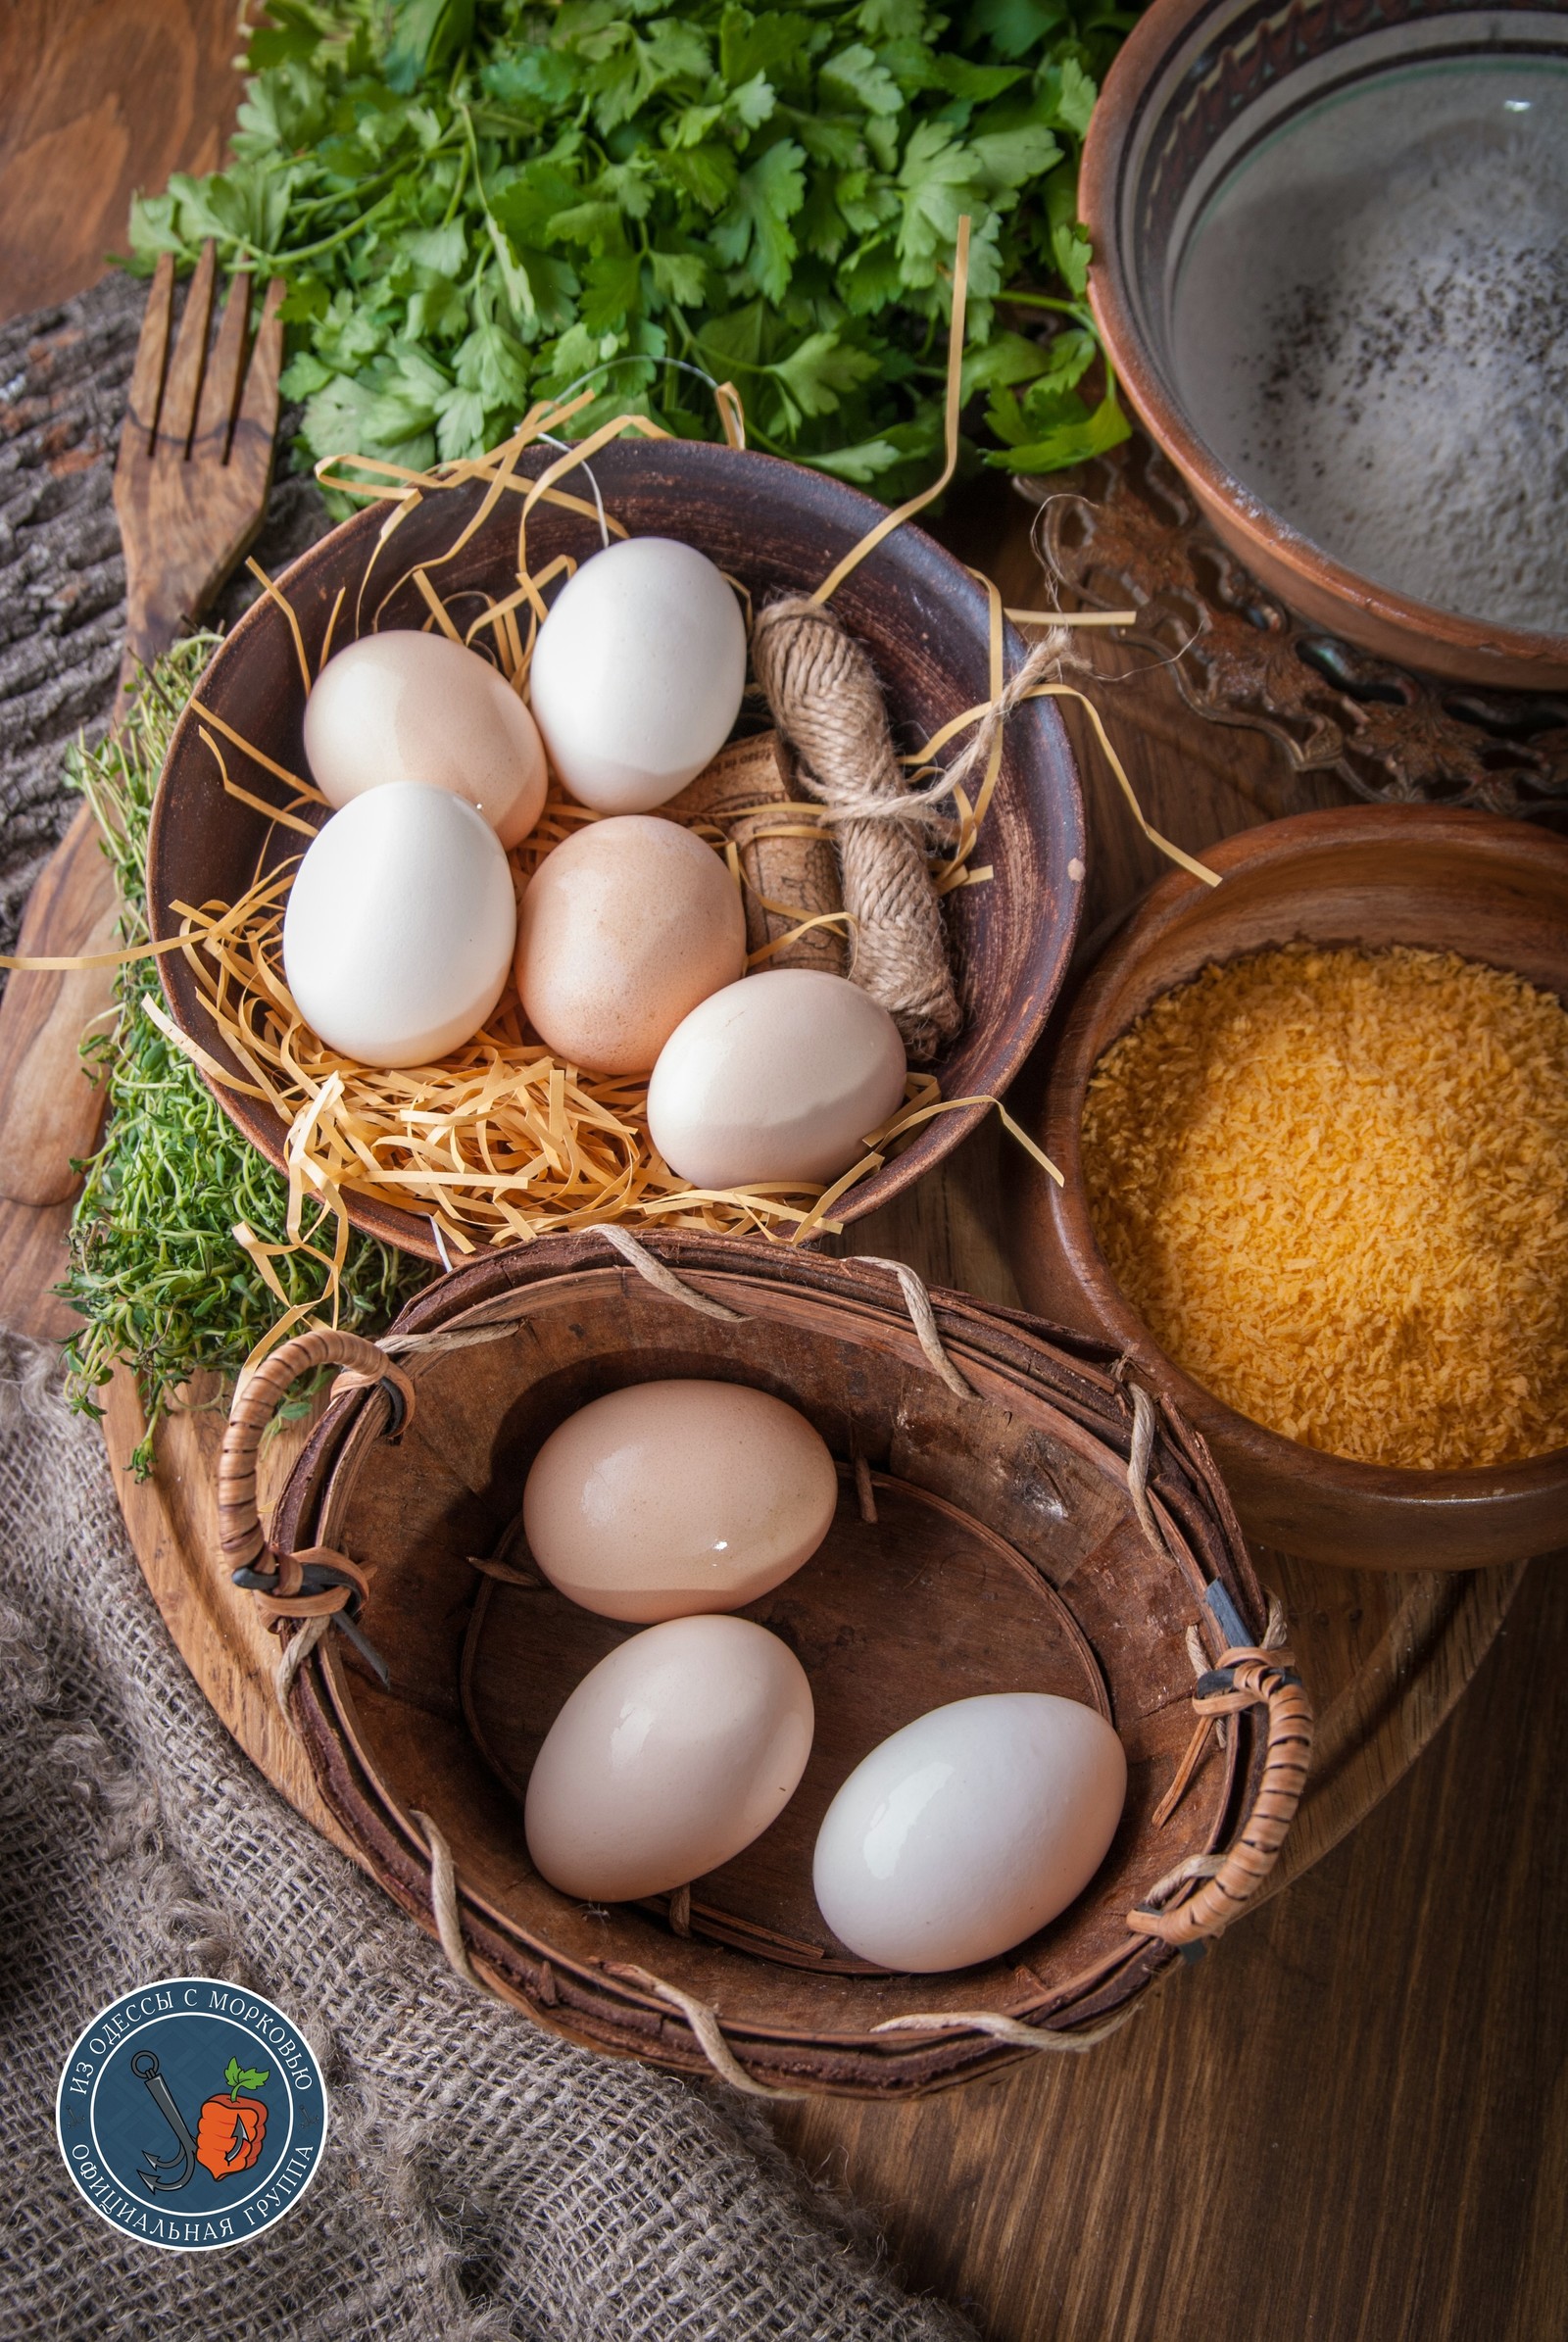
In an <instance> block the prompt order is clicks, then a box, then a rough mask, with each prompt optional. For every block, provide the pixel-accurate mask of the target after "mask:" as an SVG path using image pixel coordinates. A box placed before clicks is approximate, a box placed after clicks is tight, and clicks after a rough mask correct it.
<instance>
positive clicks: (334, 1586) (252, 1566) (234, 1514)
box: [218, 1327, 414, 1626]
mask: <svg viewBox="0 0 1568 2342" xmlns="http://www.w3.org/2000/svg"><path fill="white" fill-rule="evenodd" d="M322 1366H340V1367H343V1368H345V1369H346V1370H347V1374H346V1377H345V1378H342V1379H340V1383H339V1386H338V1387H339V1388H340V1389H341V1388H343V1387H344V1385H345V1382H346V1385H347V1387H348V1388H350V1389H352V1388H354V1387H356V1386H360V1387H375V1386H379V1387H380V1388H381V1389H382V1390H384V1391H385V1392H386V1394H387V1403H388V1406H389V1408H390V1418H389V1421H388V1425H387V1435H386V1436H387V1437H388V1438H389V1439H397V1438H398V1437H400V1436H401V1434H402V1431H403V1428H404V1425H405V1424H406V1423H407V1422H408V1420H409V1418H410V1416H411V1415H412V1414H413V1412H414V1385H413V1383H412V1382H411V1381H410V1380H409V1378H408V1376H407V1375H406V1374H405V1373H404V1372H403V1370H402V1368H401V1367H398V1366H394V1365H393V1363H392V1361H391V1359H390V1358H388V1356H387V1354H386V1352H385V1351H384V1350H380V1349H377V1348H376V1346H375V1344H374V1342H366V1341H363V1340H362V1339H361V1337H360V1336H359V1335H358V1334H340V1333H336V1332H334V1331H332V1330H331V1329H330V1328H327V1327H320V1328H318V1329H316V1330H314V1331H312V1332H310V1333H307V1334H296V1335H294V1336H293V1338H292V1339H291V1340H290V1341H288V1342H280V1343H279V1344H278V1347H277V1348H276V1349H275V1350H273V1351H271V1352H270V1355H269V1356H268V1357H266V1358H264V1359H263V1361H262V1363H261V1365H260V1366H258V1367H257V1369H256V1371H255V1372H254V1374H252V1375H251V1376H249V1377H248V1379H247V1380H246V1381H245V1382H244V1383H243V1384H242V1385H241V1387H240V1388H239V1390H238V1391H235V1393H234V1398H233V1403H232V1405H231V1406H230V1408H229V1414H228V1426H227V1429H226V1430H225V1431H224V1433H223V1447H222V1453H221V1455H220V1457H219V1460H218V1535H219V1545H220V1550H221V1554H222V1558H223V1561H224V1563H225V1565H226V1567H227V1569H228V1571H229V1574H230V1576H231V1577H232V1579H233V1581H234V1584H235V1585H236V1586H243V1587H245V1588H246V1590H247V1591H249V1592H251V1593H254V1594H255V1595H256V1597H257V1604H258V1607H259V1608H260V1610H261V1611H262V1613H263V1615H264V1616H265V1617H266V1618H267V1620H268V1621H269V1623H270V1625H273V1626H276V1625H277V1624H278V1623H279V1622H280V1621H281V1620H283V1619H285V1618H330V1617H332V1616H333V1615H334V1614H335V1613H337V1612H340V1611H344V1612H347V1613H348V1614H349V1615H350V1616H352V1615H353V1614H354V1613H355V1612H357V1611H358V1609H359V1607H360V1602H361V1600H362V1598H363V1596H364V1595H365V1593H366V1592H367V1590H368V1587H367V1584H366V1579H365V1576H364V1573H363V1572H362V1571H361V1570H359V1569H357V1568H356V1567H355V1565H354V1563H353V1562H351V1561H350V1560H349V1559H348V1558H347V1557H346V1555H344V1554H342V1553H335V1552H333V1551H332V1550H331V1549H330V1548H329V1547H327V1546H324V1545H312V1546H310V1547H309V1548H308V1549H307V1550H305V1551H303V1552H299V1553H279V1552H278V1551H277V1550H276V1548H275V1547H274V1546H273V1544H272V1542H271V1540H270V1537H268V1535H267V1533H266V1531H265V1530H264V1529H263V1527H262V1522H261V1515H260V1513H259V1511H258V1509H257V1502H256V1458H257V1452H258V1450H259V1448H260V1446H261V1442H262V1434H263V1432H265V1431H266V1429H267V1426H268V1425H269V1423H270V1421H271V1419H272V1416H273V1415H274V1413H275V1412H276V1410H277V1407H278V1405H279V1403H280V1402H281V1400H282V1399H283V1398H284V1397H285V1395H286V1394H287V1391H288V1388H289V1385H290V1384H291V1383H292V1382H293V1381H294V1380H295V1378H296V1377H297V1376H299V1375H302V1374H310V1373H313V1372H314V1371H315V1370H316V1369H317V1368H319V1367H322Z"/></svg>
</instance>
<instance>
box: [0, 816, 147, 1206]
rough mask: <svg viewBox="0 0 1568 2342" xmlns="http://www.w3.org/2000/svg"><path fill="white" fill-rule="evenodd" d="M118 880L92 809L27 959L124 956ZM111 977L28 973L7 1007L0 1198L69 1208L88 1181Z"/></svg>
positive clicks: (42, 902) (27, 925)
mask: <svg viewBox="0 0 1568 2342" xmlns="http://www.w3.org/2000/svg"><path fill="white" fill-rule="evenodd" d="M118 909H119V905H118V903H117V901H116V896H115V876H114V871H113V869H112V867H111V865H110V862H109V860H108V857H107V856H106V854H104V853H103V850H102V848H101V847H100V845H99V841H98V828H97V824H96V822H95V821H94V820H93V817H92V814H91V813H90V812H89V811H88V809H87V807H86V806H85V805H83V806H82V808H81V810H80V811H79V812H78V813H77V814H76V816H75V818H74V820H73V822H72V824H71V827H70V829H69V830H68V831H67V832H66V835H65V837H64V838H63V839H62V840H61V842H60V846H59V849H58V851H57V852H56V853H55V854H54V855H53V856H52V857H51V859H50V861H49V863H48V865H47V867H46V868H45V870H44V874H43V877H42V878H41V879H40V880H39V882H38V884H37V886H36V887H35V888H34V889H33V893H32V896H31V898H30V900H29V902H28V904H27V912H26V916H25V919H24V920H23V922H22V934H21V937H20V938H19V941H18V947H17V948H18V950H19V951H23V952H35V953H38V954H39V955H41V956H50V957H54V956H59V957H62V958H63V957H65V956H66V955H67V954H68V953H73V952H81V953H83V954H85V955H90V954H92V953H94V952H99V951H113V950H114V949H115V945H116V937H115V924H116V917H117V912H118ZM114 998H115V979H114V971H113V969H111V968H91V967H89V968H68V969H61V970H58V971H56V970H52V969H50V970H45V969H19V970H18V971H17V972H16V973H15V974H14V975H13V976H12V978H11V981H10V983H9V984H8V985H7V986H6V989H5V997H4V999H0V1098H4V1099H5V1101H6V1110H5V1116H4V1119H3V1120H0V1196H3V1197H6V1198H8V1199H9V1200H10V1201H11V1202H13V1203H26V1204H51V1203H65V1202H68V1201H69V1200H70V1198H71V1197H72V1196H73V1195H74V1194H75V1192H76V1189H77V1188H78V1187H79V1186H80V1184H81V1183H80V1179H79V1177H78V1175H77V1173H76V1172H74V1171H73V1169H72V1168H71V1166H72V1162H73V1160H80V1159H81V1158H82V1157H83V1156H85V1155H89V1154H91V1152H92V1150H93V1148H94V1147H95V1146H96V1145H97V1143H98V1126H99V1124H100V1122H101V1121H102V1119H103V1110H104V1092H103V1089H102V1087H101V1086H100V1085H99V1084H98V1083H95V1082H92V1081H89V1079H88V1077H87V1072H86V1069H85V1067H84V1066H83V1064H82V1062H81V1059H80V1057H79V1056H78V1055H77V1046H78V1044H79V1043H80V1041H81V1039H82V1036H83V1034H84V1033H85V1032H86V1031H87V1029H88V1027H89V1026H96V1025H98V1024H99V1020H101V1019H103V1018H104V1017H106V1016H107V1015H109V1014H111V1013H112V1012H113V1008H114Z"/></svg>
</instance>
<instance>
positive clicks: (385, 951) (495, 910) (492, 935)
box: [283, 781, 517, 1066]
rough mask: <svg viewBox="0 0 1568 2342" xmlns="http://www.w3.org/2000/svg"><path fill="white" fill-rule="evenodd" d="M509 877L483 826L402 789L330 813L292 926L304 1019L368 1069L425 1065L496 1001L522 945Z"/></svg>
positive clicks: (472, 1028) (287, 966) (429, 793)
mask: <svg viewBox="0 0 1568 2342" xmlns="http://www.w3.org/2000/svg"><path fill="white" fill-rule="evenodd" d="M516 926H517V913H516V903H515V897H514V894H513V888H512V871H511V867H510V865H509V863H508V861H507V857H506V854H505V853H504V852H503V850H502V846H501V842H500V840H499V839H498V838H497V836H496V833H495V831H494V830H493V829H492V828H491V827H490V824H489V823H488V822H487V821H486V820H485V818H484V816H483V814H482V813H479V812H476V811H475V809H474V807H473V806H472V805H465V804H464V802H463V800H462V799H461V798H458V797H453V796H451V795H449V793H448V792H447V791H446V790H444V789H430V788H426V787H425V786H424V785H423V783H421V782H418V781H393V782H389V783H388V784H387V786H386V787H385V788H383V789H371V790H369V791H368V792H367V794H366V795H365V796H364V797H356V798H355V799H353V800H352V802H351V803H350V804H348V805H345V806H344V807H343V810H342V811H341V812H340V813H334V814H333V815H332V818H331V819H330V821H328V822H327V823H326V824H325V826H324V828H322V829H321V830H320V831H319V834H318V836H317V838H316V841H315V843H314V845H312V846H311V847H310V849H309V850H308V852H307V853H306V855H305V859H304V860H303V861H302V862H301V864H300V867H299V870H298V873H297V874H296V876H295V880H294V884H293V887H292V888H291V889H290V892H289V898H288V907H287V909H286V910H285V912H284V914H283V972H284V974H285V976H286V977H287V979H288V988H289V990H290V992H291V993H292V994H293V995H294V999H295V1001H296V1003H297V1004H298V1007H299V1011H300V1014H301V1015H302V1016H303V1017H304V1019H305V1021H306V1023H307V1024H308V1025H310V1026H311V1027H312V1028H313V1029H314V1030H315V1031H316V1032H317V1033H318V1034H319V1036H320V1038H321V1039H322V1040H323V1041H324V1042H325V1043H326V1045H327V1047H328V1049H336V1050H337V1051H338V1052H339V1054H340V1055H342V1056H345V1057H355V1058H358V1059H359V1061H360V1063H361V1064H363V1065H384V1066H393V1065H427V1064H429V1063H430V1061H431V1060H432V1059H433V1058H436V1057H443V1056H445V1055H446V1053H447V1051H448V1049H456V1048H457V1047H458V1045H459V1044H460V1042H464V1041H466V1040H468V1038H469V1037H470V1035H472V1034H474V1033H476V1032H477V1031H478V1029H479V1027H480V1026H481V1025H482V1024H483V1023H484V1021H485V1018H486V1017H487V1016H488V1015H489V1014H490V1011H491V1010H492V1009H493V1008H494V1006H495V1004H496V1002H497V1000H500V998H501V995H502V992H503V990H504V989H505V986H506V981H507V977H508V974H509V973H510V970H511V966H512V951H513V945H514V943H515V938H516Z"/></svg>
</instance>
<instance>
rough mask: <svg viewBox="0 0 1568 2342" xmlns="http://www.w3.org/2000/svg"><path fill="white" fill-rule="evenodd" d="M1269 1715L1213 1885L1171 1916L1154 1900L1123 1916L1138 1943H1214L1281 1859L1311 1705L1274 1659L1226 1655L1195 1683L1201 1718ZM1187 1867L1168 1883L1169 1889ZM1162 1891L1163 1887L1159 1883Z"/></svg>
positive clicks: (1301, 1781)
mask: <svg viewBox="0 0 1568 2342" xmlns="http://www.w3.org/2000/svg"><path fill="white" fill-rule="evenodd" d="M1255 1707H1263V1708H1266V1709H1267V1711H1268V1717H1267V1723H1266V1726H1265V1731H1266V1733H1267V1738H1266V1739H1265V1741H1264V1745H1263V1776H1262V1779H1261V1781H1259V1782H1258V1784H1257V1796H1256V1798H1255V1799H1254V1800H1253V1803H1252V1808H1251V1811H1250V1813H1249V1814H1248V1816H1247V1818H1246V1820H1245V1822H1244V1823H1243V1825H1242V1828H1241V1830H1240V1832H1239V1833H1238V1835H1237V1836H1236V1837H1235V1838H1233V1839H1232V1841H1231V1843H1230V1845H1229V1846H1227V1847H1226V1849H1225V1852H1224V1854H1223V1855H1222V1856H1221V1857H1220V1859H1219V1867H1218V1869H1217V1870H1216V1871H1215V1872H1214V1874H1213V1876H1212V1878H1205V1879H1204V1880H1203V1883H1202V1884H1201V1886H1200V1887H1199V1889H1198V1891H1197V1893H1196V1894H1193V1895H1189V1896H1188V1898H1187V1900H1186V1901H1185V1902H1184V1903H1178V1904H1177V1905H1176V1906H1175V1908H1174V1909H1170V1910H1167V1909H1163V1908H1161V1907H1160V1905H1159V1903H1158V1902H1156V1901H1155V1900H1154V1899H1153V1896H1157V1895H1158V1894H1159V1892H1160V1889H1159V1888H1158V1887H1156V1888H1155V1889H1154V1890H1153V1894H1152V1897H1151V1900H1150V1901H1149V1902H1147V1903H1140V1904H1139V1906H1138V1908H1137V1909H1136V1910H1135V1911H1130V1912H1129V1913H1128V1914H1127V1925H1128V1927H1130V1928H1131V1929H1132V1931H1133V1933H1134V1934H1135V1935H1157V1936H1159V1937H1160V1938H1161V1939H1162V1940H1163V1941H1164V1942H1166V1943H1170V1944H1176V1945H1178V1946H1180V1945H1184V1944H1190V1943H1199V1942H1201V1941H1202V1940H1203V1939H1204V1938H1205V1937H1209V1936H1214V1935H1218V1934H1220V1933H1222V1932H1223V1930H1224V1929H1225V1928H1226V1927H1229V1925H1230V1923H1231V1921H1232V1920H1233V1919H1236V1918H1237V1917H1238V1916H1239V1915H1240V1914H1241V1912H1242V1911H1244V1910H1245V1909H1246V1907H1247V1905H1248V1903H1249V1902H1250V1899H1251V1897H1252V1896H1253V1895H1254V1894H1256V1892H1257V1890H1258V1888H1259V1886H1261V1884H1262V1882H1263V1880H1264V1879H1265V1878H1267V1877H1268V1874H1269V1872H1270V1871H1271V1870H1272V1869H1273V1868H1274V1865H1275V1863H1276V1862H1277V1861H1278V1859H1279V1852H1280V1848H1281V1847H1282V1846H1283V1845H1284V1843H1285V1833H1286V1831H1287V1830H1289V1829H1290V1827H1291V1824H1292V1822H1293V1821H1294V1820H1295V1818H1296V1809H1297V1807H1298V1806H1299V1804H1300V1802H1301V1790H1302V1788H1303V1787H1304V1785H1305V1781H1306V1769H1307V1763H1308V1760H1309V1758H1310V1756H1311V1753H1312V1703H1311V1701H1310V1700H1309V1699H1308V1697H1307V1695H1306V1691H1305V1688H1304V1687H1303V1685H1302V1683H1301V1680H1300V1678H1299V1676H1298V1675H1297V1673H1296V1672H1295V1670H1294V1668H1292V1667H1291V1666H1290V1665H1289V1654H1288V1653H1286V1654H1282V1653H1281V1652H1279V1651H1259V1650H1250V1649H1249V1650H1228V1651H1224V1652H1222V1653H1221V1655H1220V1658H1219V1661H1218V1663H1217V1665H1216V1666H1215V1667H1213V1668H1212V1669H1211V1670H1210V1671H1209V1673H1208V1674H1207V1675H1205V1676H1203V1677H1201V1679H1200V1681H1199V1684H1198V1688H1197V1690H1196V1691H1195V1692H1194V1695H1193V1708H1194V1712H1195V1713H1196V1714H1197V1715H1199V1716H1203V1717H1211V1716H1225V1715H1230V1714H1233V1713H1234V1712H1235V1711H1236V1710H1238V1709H1241V1708H1255ZM1184 1875H1187V1876H1190V1874H1187V1873H1185V1866H1184V1868H1183V1870H1182V1871H1178V1872H1177V1873H1176V1874H1175V1875H1174V1876H1173V1877H1172V1878H1171V1879H1170V1880H1169V1882H1168V1883H1169V1884H1170V1885H1172V1886H1174V1885H1175V1884H1176V1883H1178V1881H1179V1880H1180V1879H1181V1878H1182V1877H1183V1876H1184ZM1162 1883H1165V1882H1162Z"/></svg>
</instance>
